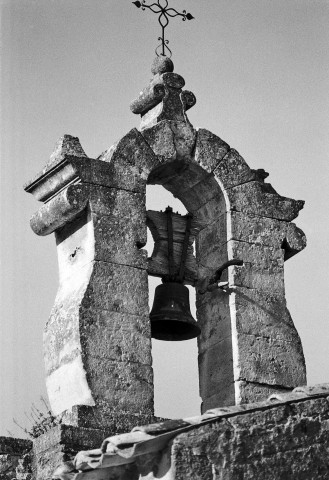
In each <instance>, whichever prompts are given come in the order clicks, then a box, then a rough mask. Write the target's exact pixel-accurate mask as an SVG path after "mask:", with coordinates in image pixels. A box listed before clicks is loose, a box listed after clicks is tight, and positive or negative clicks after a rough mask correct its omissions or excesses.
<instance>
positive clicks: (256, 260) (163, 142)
mask: <svg viewBox="0 0 329 480" xmlns="http://www.w3.org/2000/svg"><path fill="white" fill-rule="evenodd" d="M152 74H153V77H152V79H151V81H150V83H149V85H148V86H147V87H146V88H145V89H144V90H142V92H141V93H140V94H139V96H138V98H137V99H136V100H135V101H133V102H132V104H131V110H132V112H133V113H134V114H137V115H140V116H141V125H140V128H139V130H137V129H132V130H131V131H130V132H128V133H127V135H125V136H124V137H123V138H122V139H120V140H119V141H118V142H117V143H116V144H115V145H113V146H112V147H110V148H109V149H108V150H107V151H105V152H104V153H103V154H101V155H100V156H99V157H98V158H97V159H91V158H89V157H88V156H87V155H86V153H85V152H84V150H83V148H82V147H81V145H80V143H79V140H78V139H77V138H74V137H71V136H69V135H65V136H64V137H62V138H61V139H60V140H59V142H58V143H57V145H56V148H55V150H54V152H53V154H52V155H51V157H50V160H49V162H48V163H47V164H46V166H45V168H44V169H43V170H42V172H41V173H40V174H39V175H38V176H37V177H36V178H35V179H34V180H32V181H31V182H29V183H28V184H27V185H26V186H25V189H26V191H27V192H29V193H32V194H33V195H34V196H35V197H36V199H37V200H39V201H42V202H43V204H44V205H43V206H42V207H41V208H40V210H39V211H38V212H37V213H36V214H35V215H34V216H33V217H32V219H31V226H32V229H33V230H34V232H35V233H36V234H38V235H48V234H51V233H55V237H56V244H57V253H58V264H59V287H58V292H57V296H56V299H55V304H54V307H53V309H52V312H51V315H50V318H49V320H48V322H47V323H46V326H45V331H44V358H45V365H46V377H47V378H46V382H47V389H48V395H49V401H50V404H51V407H52V409H53V412H54V413H55V415H58V416H60V417H61V418H62V421H63V422H64V423H65V424H68V425H75V426H85V427H91V426H94V425H95V418H97V419H98V422H100V423H101V424H102V425H103V426H104V427H107V428H109V429H110V430H111V429H114V433H115V431H116V430H115V428H114V425H115V423H118V419H120V418H121V419H122V422H123V423H124V429H125V430H127V429H128V428H129V426H134V425H136V424H143V423H144V424H145V423H150V422H152V420H153V418H154V412H153V371H152V355H151V323H150V318H149V308H148V275H156V276H159V277H161V278H163V279H165V283H164V284H163V286H162V287H165V286H166V284H168V285H170V284H171V285H173V284H175V283H178V285H179V286H180V287H179V288H181V289H182V291H184V288H185V287H184V283H185V284H190V285H193V286H194V287H195V288H196V292H197V323H194V320H193V319H190V318H189V319H188V321H184V322H183V323H184V324H185V326H186V325H192V327H191V328H192V330H194V333H193V336H194V335H196V334H198V333H200V335H199V336H198V348H199V380H200V394H201V397H202V401H203V406H202V409H203V411H205V410H207V409H209V408H213V407H218V406H223V405H234V404H240V403H249V402H254V401H258V400H261V399H263V398H266V397H267V396H268V395H269V394H270V393H273V392H278V391H279V392H280V391H285V390H290V389H292V388H293V387H295V386H297V385H302V384H305V382H306V376H305V375H306V374H305V362H304V356H303V351H302V346H301V342H300V338H299V335H298V333H297V331H296V329H295V327H294V324H293V321H292V319H291V317H290V314H289V311H288V309H287V307H286V301H285V293H284V262H285V261H286V260H288V259H289V258H290V257H291V256H292V255H294V254H296V253H298V252H299V251H300V250H302V249H303V248H304V247H305V236H304V234H303V232H302V231H301V230H300V229H299V228H298V227H297V226H296V225H295V224H294V223H292V220H293V219H294V218H296V216H297V215H298V212H299V210H300V209H301V208H302V207H303V202H302V201H296V200H292V199H289V198H286V197H282V196H281V195H279V194H278V193H277V192H276V191H275V190H274V188H273V187H272V186H271V185H270V184H269V183H266V182H265V178H266V177H267V175H268V174H267V173H266V172H264V170H262V169H260V170H252V169H250V168H249V166H248V165H247V163H246V162H245V161H244V159H243V158H242V157H241V155H240V154H239V153H238V152H237V151H236V150H234V149H233V148H231V147H230V146H229V145H228V144H227V143H226V142H225V141H223V140H221V139H220V138H219V137H217V136H216V135H214V134H212V133H211V132H209V131H208V130H205V129H199V130H196V129H195V128H194V127H193V126H192V125H191V123H190V121H189V120H188V117H187V114H186V112H187V111H188V109H189V108H192V107H193V106H194V104H195V102H196V98H195V96H194V94H193V93H192V92H190V91H187V90H184V89H183V88H184V85H185V81H184V79H183V78H182V77H181V76H180V75H178V74H176V73H174V66H173V63H172V61H171V60H170V59H168V58H166V57H157V58H156V60H155V61H154V63H153V66H152ZM147 183H150V184H160V185H163V186H164V187H165V188H166V189H167V190H169V191H170V192H172V193H173V194H174V195H175V196H176V197H178V198H179V199H180V200H181V201H182V203H183V204H184V205H185V207H186V209H187V210H188V212H189V215H188V217H186V218H185V217H180V216H175V215H171V214H170V215H168V212H154V211H149V212H147V211H146V207H145V189H146V184H147ZM169 217H170V219H169ZM147 225H148V226H149V228H150V229H151V231H152V234H153V237H154V240H155V249H154V252H153V254H152V257H151V258H149V259H148V258H147V256H146V252H145V251H144V250H143V246H144V245H145V244H146V229H147ZM194 238H195V241H196V252H195V255H194V254H193V251H192V248H191V242H192V243H193V240H194ZM172 280H174V282H173V281H172ZM220 280H221V281H222V283H221V284H219V281H220ZM165 288H166V287H165ZM168 292H169V290H167V292H166V295H167V296H166V298H167V299H168V298H173V295H174V296H175V295H176V294H177V291H176V292H175V293H173V292H171V293H168ZM178 296H179V295H178ZM183 297H184V295H183ZM163 298H164V297H163V293H161V292H160V291H159V294H158V296H157V298H156V300H157V304H155V305H154V309H153V310H152V314H151V318H152V317H153V319H152V320H153V322H154V325H156V318H155V317H156V315H158V314H159V312H160V314H161V315H162V317H161V319H160V323H161V322H162V325H166V326H165V327H164V328H165V329H166V328H167V329H168V324H166V321H167V322H171V324H172V325H175V322H177V323H176V326H177V325H178V326H179V324H180V323H182V322H181V320H180V318H177V316H176V317H175V318H174V316H173V315H172V316H171V317H170V318H169V319H167V318H166V315H164V313H163V309H162V306H163ZM175 298H178V297H177V295H176V297H175ZM184 298H185V300H184V301H183V300H182V303H181V306H180V307H179V308H180V309H183V312H184V314H186V319H187V317H188V312H187V307H186V306H185V307H182V304H184V305H188V302H187V300H186V297H184ZM184 302H185V303H184ZM161 305H162V306H161ZM167 307H168V304H167ZM154 310H155V311H154ZM161 310H162V312H161ZM167 310H168V308H167ZM186 312H187V313H186ZM176 313H177V312H176ZM186 319H185V320H186ZM160 323H158V326H159V325H160ZM156 328H157V327H156ZM174 328H175V327H174ZM177 328H178V330H179V327H177ZM160 330H161V329H160ZM154 331H155V330H154ZM170 331H171V332H172V328H171V329H170ZM190 334H191V333H190ZM190 334H189V335H190ZM154 335H155V334H154ZM161 335H163V328H162V333H161ZM119 423H120V422H119Z"/></svg>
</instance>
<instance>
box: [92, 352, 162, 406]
mask: <svg viewBox="0 0 329 480" xmlns="http://www.w3.org/2000/svg"><path fill="white" fill-rule="evenodd" d="M85 365H86V371H87V374H88V384H89V385H90V388H91V390H92V392H93V397H94V400H95V402H96V404H98V403H103V402H104V401H106V403H108V404H109V406H110V408H111V409H119V410H125V411H128V412H136V413H138V412H143V413H146V412H153V369H152V367H151V366H150V365H145V364H140V363H132V362H118V361H113V360H109V359H104V358H101V359H100V358H99V357H98V356H97V351H95V354H94V356H91V355H89V356H88V357H87V356H86V357H85ZM104 372H108V374H107V375H104Z"/></svg>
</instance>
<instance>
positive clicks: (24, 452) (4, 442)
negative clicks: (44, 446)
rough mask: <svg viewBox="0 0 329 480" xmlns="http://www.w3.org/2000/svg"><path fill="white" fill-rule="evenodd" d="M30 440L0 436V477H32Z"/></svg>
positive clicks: (11, 479) (24, 479)
mask: <svg viewBox="0 0 329 480" xmlns="http://www.w3.org/2000/svg"><path fill="white" fill-rule="evenodd" d="M32 447H33V443H32V442H31V440H23V439H22V438H12V437H0V479H1V480H16V479H17V480H30V479H31V478H32V465H31V462H32V454H31V451H32Z"/></svg>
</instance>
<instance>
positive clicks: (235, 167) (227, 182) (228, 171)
mask: <svg viewBox="0 0 329 480" xmlns="http://www.w3.org/2000/svg"><path fill="white" fill-rule="evenodd" d="M214 175H215V177H216V178H217V179H218V180H219V182H220V184H221V185H222V186H223V188H224V189H227V188H231V187H234V186H236V185H240V184H242V183H246V182H250V181H251V180H253V179H254V177H255V175H254V173H253V171H252V170H251V169H250V168H249V167H248V165H247V163H246V162H245V161H244V159H243V158H242V157H241V155H240V154H239V153H238V152H237V151H236V150H234V149H233V148H231V149H230V150H229V151H228V152H227V153H226V155H225V157H223V159H222V160H221V161H220V162H219V163H218V164H217V166H216V168H215V169H214Z"/></svg>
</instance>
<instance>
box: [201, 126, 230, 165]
mask: <svg viewBox="0 0 329 480" xmlns="http://www.w3.org/2000/svg"><path fill="white" fill-rule="evenodd" d="M229 149H230V147H229V145H228V144H227V143H226V142H224V141H223V140H221V139H220V138H219V137H217V136H216V135H214V134H213V133H211V132H209V131H208V130H206V129H204V128H200V129H199V130H198V134H197V142H196V147H195V156H194V159H195V161H196V162H197V163H198V164H199V165H201V167H202V168H204V169H205V170H206V171H207V172H209V173H210V172H212V171H213V170H214V169H215V168H216V166H217V165H218V163H219V162H220V161H221V160H222V159H223V158H224V157H225V155H226V154H227V152H228V151H229Z"/></svg>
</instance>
